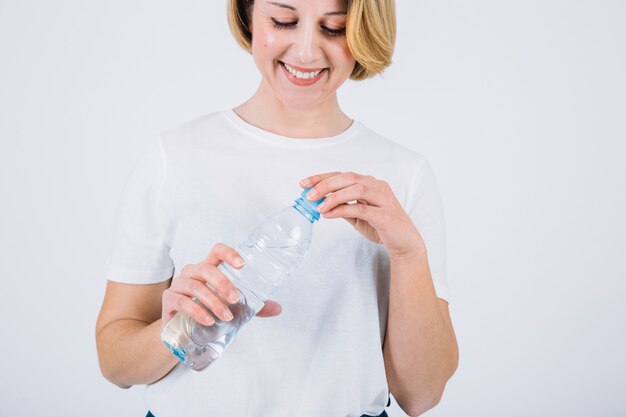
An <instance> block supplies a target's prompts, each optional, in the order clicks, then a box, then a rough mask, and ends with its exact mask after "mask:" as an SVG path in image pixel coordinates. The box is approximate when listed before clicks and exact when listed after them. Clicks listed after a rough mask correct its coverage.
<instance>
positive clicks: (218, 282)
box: [196, 263, 239, 304]
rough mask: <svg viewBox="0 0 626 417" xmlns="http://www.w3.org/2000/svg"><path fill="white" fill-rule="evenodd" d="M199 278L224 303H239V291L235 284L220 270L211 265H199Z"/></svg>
mask: <svg viewBox="0 0 626 417" xmlns="http://www.w3.org/2000/svg"><path fill="white" fill-rule="evenodd" d="M196 271H197V275H196V276H197V277H198V278H202V279H203V280H204V282H206V284H207V285H208V286H209V287H210V288H211V289H212V290H213V292H215V293H216V294H217V295H219V296H220V297H221V298H222V299H223V300H224V301H227V302H229V303H231V304H234V303H236V302H238V301H239V290H237V287H236V286H235V284H233V283H232V282H231V281H230V279H228V277H227V276H226V275H225V274H224V273H223V272H222V271H221V270H220V268H219V267H218V268H216V267H214V266H213V265H210V264H202V263H201V264H198V268H197V270H196Z"/></svg>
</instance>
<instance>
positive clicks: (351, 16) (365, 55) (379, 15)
mask: <svg viewBox="0 0 626 417" xmlns="http://www.w3.org/2000/svg"><path fill="white" fill-rule="evenodd" d="M346 3H347V6H348V15H347V19H346V40H347V41H348V48H349V49H350V52H351V53H352V56H353V57H354V59H355V60H356V64H355V65H354V69H353V70H352V74H350V79H352V80H365V79H367V78H370V77H373V76H374V75H377V74H380V73H381V72H382V71H383V70H384V69H385V68H387V67H388V66H389V65H390V64H391V56H392V55H393V48H394V45H395V42H396V8H395V0H346ZM253 4H254V0H228V26H229V27H230V30H231V32H232V33H233V36H234V37H235V40H236V41H237V43H238V44H239V45H240V46H241V47H242V48H243V49H244V50H246V51H247V52H251V50H252V33H251V32H250V30H249V28H248V22H249V19H250V18H251V16H252V13H251V11H252V7H253Z"/></svg>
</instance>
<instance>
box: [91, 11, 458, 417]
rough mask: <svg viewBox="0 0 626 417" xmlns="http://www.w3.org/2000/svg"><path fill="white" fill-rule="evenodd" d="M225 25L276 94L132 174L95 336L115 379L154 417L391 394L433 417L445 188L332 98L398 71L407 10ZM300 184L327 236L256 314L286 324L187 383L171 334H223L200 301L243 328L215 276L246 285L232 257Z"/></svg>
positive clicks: (312, 406)
mask: <svg viewBox="0 0 626 417" xmlns="http://www.w3.org/2000/svg"><path fill="white" fill-rule="evenodd" d="M229 24H230V26H231V30H232V31H233V33H234V35H235V37H236V39H237V41H238V42H239V43H240V44H241V45H242V46H243V47H244V48H245V49H246V50H249V51H250V52H251V54H252V57H253V58H254V61H255V63H256V65H257V67H258V69H259V71H260V72H261V75H262V81H261V83H260V85H259V88H258V90H257V91H256V92H255V93H254V94H253V95H252V97H251V98H250V99H249V100H248V101H246V102H244V103H243V104H241V105H240V106H238V107H236V108H235V109H232V110H231V109H229V110H224V111H219V112H215V113H212V114H208V115H204V116H201V117H198V118H195V119H193V120H191V121H189V122H187V123H185V124H184V125H182V126H180V127H178V128H176V129H172V130H170V131H167V132H163V133H161V134H160V135H158V137H156V138H155V140H154V141H153V143H152V144H151V147H150V148H149V149H148V150H147V151H146V152H145V153H144V155H143V157H142V158H141V159H140V161H139V163H138V165H137V167H136V168H135V170H134V172H133V174H132V176H131V178H130V179H129V182H128V184H127V186H126V189H125V191H124V195H123V199H122V203H121V208H120V212H119V213H120V214H119V218H118V226H117V231H116V234H115V242H114V246H113V251H112V255H111V259H110V263H109V266H108V270H107V278H108V284H107V289H106V294H105V298H104V301H103V305H102V309H101V313H100V316H99V318H98V323H97V326H96V339H97V346H98V355H99V361H100V367H101V370H102V373H103V375H104V376H105V377H106V378H107V379H109V380H110V381H111V382H113V383H115V384H116V385H118V386H120V387H129V386H131V385H135V384H146V385H147V387H146V392H145V398H146V403H147V405H148V407H149V409H150V411H151V412H152V413H153V414H154V415H155V416H156V417H166V416H213V415H216V416H217V415H219V416H233V417H235V416H236V417H240V416H290V417H294V416H319V415H328V416H360V415H386V413H385V411H384V408H385V406H387V405H389V402H388V395H389V393H392V394H393V396H394V398H395V399H396V401H397V402H398V404H399V406H400V407H401V408H402V409H403V410H404V411H405V412H406V413H408V414H409V415H411V416H416V415H419V414H422V413H423V412H424V411H426V410H428V409H430V408H432V407H434V406H435V405H436V404H437V403H438V401H439V400H440V398H441V396H442V393H443V389H444V387H445V384H446V382H447V381H448V379H449V378H450V377H451V376H452V374H453V373H454V371H455V370H456V366H457V362H458V350H457V345H456V338H455V334H454V330H453V327H452V323H451V320H450V315H449V312H448V304H447V301H446V300H447V299H448V290H447V285H446V276H445V232H444V222H443V210H442V207H441V203H440V198H439V193H438V189H437V185H436V181H435V178H434V175H433V172H432V169H431V168H430V165H429V164H428V162H427V161H426V159H425V158H424V157H423V156H422V155H420V154H417V153H415V152H413V151H410V150H409V149H407V148H405V147H402V146H400V145H398V144H396V143H395V142H392V141H390V140H388V139H385V138H384V137H382V136H381V135H379V134H377V133H376V132H373V131H372V130H370V129H368V128H367V127H365V126H364V125H363V124H361V123H359V122H358V121H356V120H352V119H350V117H348V116H347V115H346V114H345V113H344V112H343V111H342V110H341V109H340V107H339V104H338V102H337V96H336V92H337V89H338V88H339V87H340V86H341V85H342V84H343V83H344V81H346V80H347V79H348V78H351V79H353V80H362V79H366V78H369V77H371V76H373V75H376V74H378V73H380V72H381V71H382V70H383V69H384V68H385V67H387V66H388V65H389V64H390V62H391V54H392V51H393V45H394V40H395V6H394V3H393V0H381V1H370V0H352V1H348V2H343V1H340V0H316V1H307V0H281V1H280V2H275V1H269V0H257V1H255V2H254V3H253V2H252V0H248V1H246V0H231V1H230V4H229ZM300 180H301V181H300ZM298 183H299V185H300V187H302V188H308V187H313V190H311V192H310V193H309V195H312V194H313V192H315V195H313V197H312V199H315V200H316V199H319V198H321V197H323V196H327V197H326V200H325V204H324V206H323V207H322V206H320V207H319V208H318V209H319V211H320V213H322V215H323V219H322V221H320V222H318V223H317V224H316V226H315V237H314V240H313V243H312V246H311V248H310V251H309V253H308V255H307V257H306V259H305V260H304V263H303V264H302V265H301V266H300V267H299V268H298V270H297V271H295V272H294V273H293V274H291V275H290V276H289V278H288V279H287V280H285V282H284V283H283V285H282V286H281V288H280V289H279V291H278V292H276V293H275V294H274V301H268V302H267V304H266V305H265V307H264V308H263V309H262V310H261V311H260V312H259V313H258V316H259V317H266V318H267V317H272V318H271V319H264V320H260V319H255V320H252V321H251V322H250V323H248V324H247V325H246V326H244V327H243V328H242V330H241V331H240V332H239V334H238V335H237V337H236V338H235V340H234V342H233V343H232V345H230V346H229V347H228V349H227V350H226V351H225V352H224V354H223V355H222V356H221V357H220V358H219V360H217V361H215V362H214V363H213V364H212V365H211V366H210V367H209V368H207V369H206V370H205V371H203V372H195V371H192V370H189V369H187V368H186V367H185V366H184V365H182V364H180V363H179V362H178V360H177V359H176V357H175V356H174V355H172V354H171V352H170V351H168V350H167V349H166V348H165V346H164V345H163V343H162V342H161V339H160V334H161V331H162V329H163V328H164V326H165V324H166V323H167V322H168V321H169V319H171V318H172V317H173V316H174V314H175V313H176V312H177V311H181V312H183V313H185V314H187V315H189V316H192V317H193V318H195V319H196V320H198V321H199V322H201V323H205V324H207V325H209V324H211V323H212V322H213V321H214V320H213V319H212V318H211V317H210V316H209V315H207V314H206V311H205V310H203V309H202V308H200V307H199V306H198V305H197V304H196V303H194V302H193V301H191V298H192V297H197V298H198V299H199V300H200V301H201V302H202V303H203V304H204V305H206V306H207V307H209V308H210V310H211V311H212V313H213V314H214V315H215V316H216V317H218V318H219V319H221V320H226V321H228V320H229V319H230V317H229V310H228V305H229V303H233V302H236V298H234V299H231V298H229V295H230V293H231V291H233V290H234V289H235V288H234V286H233V285H232V283H230V281H228V279H227V278H226V277H225V276H224V275H223V274H222V273H221V271H219V270H218V269H217V266H218V265H219V264H220V263H221V262H222V261H224V262H227V263H228V264H230V265H232V266H233V267H236V268H242V267H245V263H244V260H243V259H240V258H239V254H238V253H237V252H236V251H235V250H234V249H233V247H234V246H235V245H236V244H237V243H238V242H239V241H241V240H242V239H243V238H245V237H246V236H247V234H248V232H249V231H250V229H251V227H252V226H253V225H254V224H255V223H256V222H257V221H258V220H259V219H260V218H262V217H264V216H265V215H267V214H269V213H271V212H272V211H274V210H276V209H277V208H281V207H284V206H285V205H287V204H289V203H290V202H292V201H293V200H294V199H295V198H296V197H297V196H298V193H299V192H298V190H300V191H302V189H301V188H298ZM337 219H345V220H346V221H340V220H337ZM207 253H208V254H207ZM172 278H173V279H172ZM218 296H219V297H218ZM226 300H228V301H226Z"/></svg>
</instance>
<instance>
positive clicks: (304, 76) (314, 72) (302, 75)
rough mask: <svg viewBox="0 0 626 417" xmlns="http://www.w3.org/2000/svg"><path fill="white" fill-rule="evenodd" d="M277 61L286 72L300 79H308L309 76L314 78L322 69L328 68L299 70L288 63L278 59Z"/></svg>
mask: <svg viewBox="0 0 626 417" xmlns="http://www.w3.org/2000/svg"><path fill="white" fill-rule="evenodd" d="M278 63H279V64H280V65H282V66H283V68H285V69H286V70H287V72H289V73H290V74H291V75H293V76H294V77H296V78H298V79H300V80H308V79H311V78H315V77H317V76H318V75H320V74H321V73H322V72H323V71H326V70H328V68H321V69H317V70H311V71H299V70H297V69H295V68H293V67H292V66H290V65H289V64H286V63H284V62H283V61H278Z"/></svg>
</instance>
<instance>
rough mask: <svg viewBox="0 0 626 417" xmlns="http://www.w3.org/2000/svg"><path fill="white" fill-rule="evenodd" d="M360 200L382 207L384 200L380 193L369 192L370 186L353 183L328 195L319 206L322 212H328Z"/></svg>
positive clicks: (318, 209) (360, 201)
mask: <svg viewBox="0 0 626 417" xmlns="http://www.w3.org/2000/svg"><path fill="white" fill-rule="evenodd" d="M357 201H358V202H359V203H363V204H367V205H369V206H374V207H382V205H383V204H384V200H383V199H382V198H381V197H380V195H378V194H376V193H373V192H369V190H368V186H367V185H365V184H362V183H357V184H352V185H349V186H348V187H346V188H342V189H340V190H338V191H335V192H333V193H331V194H330V195H328V197H326V198H325V199H324V202H323V203H322V204H320V205H319V206H317V211H319V212H320V213H322V214H323V213H325V212H328V211H330V210H332V209H334V208H335V207H337V206H339V205H340V204H346V203H350V202H357Z"/></svg>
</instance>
